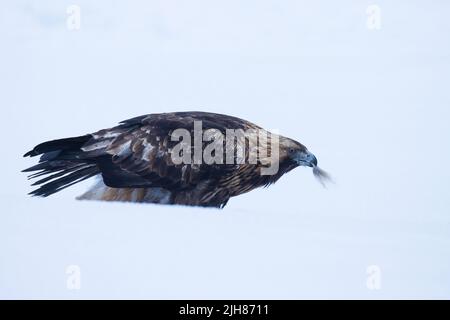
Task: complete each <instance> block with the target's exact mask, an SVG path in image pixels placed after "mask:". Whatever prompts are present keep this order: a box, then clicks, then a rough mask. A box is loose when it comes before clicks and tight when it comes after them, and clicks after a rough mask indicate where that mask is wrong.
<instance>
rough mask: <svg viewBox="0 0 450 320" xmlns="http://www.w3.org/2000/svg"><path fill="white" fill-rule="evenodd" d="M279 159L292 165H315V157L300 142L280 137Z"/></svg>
mask: <svg viewBox="0 0 450 320" xmlns="http://www.w3.org/2000/svg"><path fill="white" fill-rule="evenodd" d="M280 159H281V160H284V161H286V162H288V163H290V164H292V165H294V166H305V167H313V168H314V167H317V158H316V156H315V155H314V154H312V153H311V152H310V151H308V149H307V148H306V147H305V146H304V145H302V144H301V143H300V142H297V141H295V140H292V139H289V138H285V137H281V138H280Z"/></svg>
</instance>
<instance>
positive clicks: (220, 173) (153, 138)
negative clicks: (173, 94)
mask: <svg viewBox="0 0 450 320" xmlns="http://www.w3.org/2000/svg"><path fill="white" fill-rule="evenodd" d="M194 121H201V122H202V129H203V130H207V129H216V130H219V131H221V132H222V133H223V134H224V135H225V132H226V131H225V130H226V129H243V130H244V131H245V130H247V129H259V128H260V127H258V126H256V125H254V124H252V123H250V122H247V121H245V120H242V119H239V118H235V117H230V116H225V115H219V114H213V113H205V112H189V113H184V112H177V113H165V114H151V115H147V116H141V117H137V118H133V119H129V120H126V121H123V122H121V123H120V125H119V126H117V127H114V128H111V129H105V130H101V131H99V132H96V133H94V134H93V135H92V136H93V137H92V139H91V140H90V141H88V142H87V143H86V144H85V145H84V146H83V147H82V150H83V151H84V152H85V153H86V154H89V155H91V156H95V157H97V159H98V166H99V168H100V171H101V174H102V176H103V180H104V182H105V184H106V185H107V186H109V187H113V188H128V187H162V188H169V189H180V190H182V189H188V188H191V187H194V186H196V185H197V184H199V183H202V182H205V181H206V180H216V181H217V180H221V179H222V180H223V179H228V180H229V179H230V175H232V174H233V173H234V174H236V173H238V172H240V171H242V170H239V167H242V165H236V164H209V165H208V164H204V163H202V164H175V163H173V161H172V156H171V149H172V148H173V147H174V146H175V145H176V144H177V143H178V141H172V140H171V134H172V132H173V131H174V130H176V129H186V130H188V131H189V132H190V133H191V137H193V136H194V134H193V131H194ZM203 147H204V146H203ZM202 150H203V148H202ZM192 152H194V151H192ZM192 154H193V153H192ZM240 169H242V168H240Z"/></svg>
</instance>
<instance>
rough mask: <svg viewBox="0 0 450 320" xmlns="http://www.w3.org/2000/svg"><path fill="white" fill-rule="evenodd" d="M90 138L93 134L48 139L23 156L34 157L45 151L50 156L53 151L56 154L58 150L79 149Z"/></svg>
mask: <svg viewBox="0 0 450 320" xmlns="http://www.w3.org/2000/svg"><path fill="white" fill-rule="evenodd" d="M90 138H92V136H91V135H90V134H87V135H84V136H79V137H73V138H65V139H58V140H52V141H46V142H43V143H41V144H38V145H37V146H36V147H34V148H33V150H30V151H28V152H27V153H25V154H24V155H23V156H24V157H34V156H38V155H40V154H43V153H47V156H49V155H51V154H52V153H53V154H55V153H56V152H61V151H64V150H73V149H75V148H76V149H79V148H81V146H83V144H85V143H86V142H87V141H88V140H89V139H90Z"/></svg>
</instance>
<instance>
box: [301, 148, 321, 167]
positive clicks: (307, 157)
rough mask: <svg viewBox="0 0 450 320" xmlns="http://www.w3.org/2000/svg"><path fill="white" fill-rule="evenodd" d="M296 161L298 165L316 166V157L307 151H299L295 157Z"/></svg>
mask: <svg viewBox="0 0 450 320" xmlns="http://www.w3.org/2000/svg"><path fill="white" fill-rule="evenodd" d="M296 161H297V163H298V164H299V165H300V166H306V167H313V168H314V167H317V158H316V156H315V155H313V154H312V153H311V152H309V151H307V150H306V151H300V152H299V153H298V156H297V157H296Z"/></svg>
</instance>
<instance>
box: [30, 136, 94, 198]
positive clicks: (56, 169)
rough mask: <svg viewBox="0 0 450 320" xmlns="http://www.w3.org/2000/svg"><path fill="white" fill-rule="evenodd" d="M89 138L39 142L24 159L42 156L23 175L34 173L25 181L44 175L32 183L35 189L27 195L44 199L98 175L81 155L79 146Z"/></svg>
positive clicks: (89, 160) (88, 160) (89, 161)
mask: <svg viewBox="0 0 450 320" xmlns="http://www.w3.org/2000/svg"><path fill="white" fill-rule="evenodd" d="M90 138H91V136H90V135H86V136H80V137H74V138H67V139H59V140H53V141H47V142H44V143H41V144H39V145H37V146H36V147H34V148H33V150H31V151H29V152H27V153H26V154H25V155H24V156H25V157H27V156H30V157H34V156H37V155H42V156H41V158H40V160H39V163H38V164H37V165H34V166H32V167H30V168H28V169H25V170H23V172H34V171H37V172H35V173H33V174H31V175H30V176H28V178H29V179H34V178H37V177H41V176H44V177H43V178H41V179H40V180H38V181H36V182H34V183H33V184H32V185H33V186H39V188H38V189H36V190H34V191H32V192H30V194H31V195H34V196H42V197H47V196H49V195H51V194H54V193H56V192H58V191H61V190H63V189H65V188H67V187H70V186H71V185H74V184H75V183H78V182H81V181H83V180H86V179H88V178H91V177H93V176H95V175H97V174H99V173H100V171H99V168H98V166H97V164H96V163H95V161H93V159H89V158H88V157H86V156H85V155H84V154H83V151H82V150H81V147H82V146H83V145H84V144H85V143H86V142H87V141H88V140H89V139H90Z"/></svg>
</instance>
